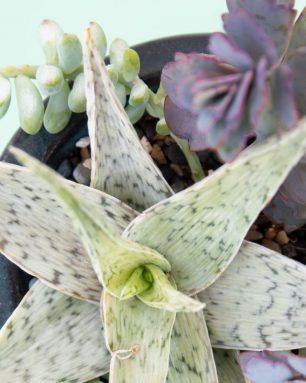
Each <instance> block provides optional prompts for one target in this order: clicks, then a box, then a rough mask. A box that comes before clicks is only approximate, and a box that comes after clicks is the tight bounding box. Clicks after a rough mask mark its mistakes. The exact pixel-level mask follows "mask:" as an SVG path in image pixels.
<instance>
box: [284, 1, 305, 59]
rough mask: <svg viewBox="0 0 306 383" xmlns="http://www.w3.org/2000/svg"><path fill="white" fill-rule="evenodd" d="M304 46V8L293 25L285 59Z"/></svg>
mask: <svg viewBox="0 0 306 383" xmlns="http://www.w3.org/2000/svg"><path fill="white" fill-rule="evenodd" d="M305 46H306V7H305V8H304V9H303V10H302V12H301V13H300V15H299V17H298V19H297V20H296V22H295V24H294V28H293V31H292V36H291V40H290V44H289V47H288V50H287V57H290V56H291V55H292V54H294V52H295V51H296V50H297V49H298V48H301V47H305Z"/></svg>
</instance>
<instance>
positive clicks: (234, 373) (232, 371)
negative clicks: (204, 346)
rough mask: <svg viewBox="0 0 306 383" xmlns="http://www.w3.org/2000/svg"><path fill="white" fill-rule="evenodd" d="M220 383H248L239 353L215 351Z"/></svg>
mask: <svg viewBox="0 0 306 383" xmlns="http://www.w3.org/2000/svg"><path fill="white" fill-rule="evenodd" d="M214 358H215V362H216V366H217V372H218V378H219V383H246V381H245V378H244V376H243V373H242V371H241V367H240V364H239V352H238V351H235V350H222V349H217V348H215V349H214Z"/></svg>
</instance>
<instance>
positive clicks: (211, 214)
mask: <svg viewBox="0 0 306 383" xmlns="http://www.w3.org/2000/svg"><path fill="white" fill-rule="evenodd" d="M305 132H306V124H305V120H303V121H302V122H301V123H300V127H299V128H298V129H296V130H295V131H293V132H291V133H287V134H285V135H283V137H282V138H281V139H279V138H275V137H274V138H272V139H270V140H269V141H267V142H266V143H264V144H261V145H254V146H253V147H250V148H249V149H248V150H246V151H245V152H243V153H242V154H241V155H240V156H239V157H238V158H237V159H236V160H235V161H234V162H232V163H231V164H226V165H223V166H222V167H221V168H220V169H218V170H217V171H216V172H215V173H213V174H212V175H211V176H210V177H208V178H206V179H204V180H203V181H200V182H198V183H197V184H195V185H193V186H191V187H190V188H188V189H186V190H184V191H183V192H181V193H179V194H176V195H175V196H173V197H171V198H169V199H168V200H165V201H162V202H161V203H159V204H157V205H155V206H153V207H152V208H151V209H148V210H147V211H145V212H144V213H142V214H141V215H139V216H138V217H137V218H136V219H135V220H134V221H133V222H132V223H131V224H130V226H129V227H128V228H127V229H126V231H125V233H124V235H125V236H126V237H128V238H129V239H131V240H134V241H137V242H139V243H143V244H146V245H147V246H149V247H150V248H153V249H156V250H157V251H158V252H160V253H161V254H163V255H164V256H165V257H166V258H167V259H168V260H169V262H170V264H171V267H172V269H171V274H172V276H173V278H174V280H175V282H176V284H177V286H178V289H179V290H180V291H182V292H185V293H188V294H191V295H193V294H195V293H196V292H197V291H201V290H202V289H204V288H205V287H207V286H209V285H210V284H211V283H213V282H214V281H215V280H216V279H217V278H218V277H219V275H220V274H221V273H222V272H223V271H224V270H225V269H226V268H227V267H228V265H229V264H230V263H231V261H232V260H233V258H234V256H235V255H236V254H237V252H238V250H239V247H240V245H241V243H242V241H243V238H244V236H245V235H246V233H247V231H248V229H249V227H250V226H251V224H252V222H253V221H254V220H255V218H256V217H257V215H258V214H259V212H260V211H261V210H262V208H263V207H264V206H265V204H266V203H267V202H268V201H269V200H270V199H271V197H272V196H273V194H274V193H275V192H276V190H277V189H278V187H279V186H280V184H281V183H282V182H283V181H284V179H285V177H286V176H287V174H288V172H289V171H290V170H291V168H292V167H293V166H294V165H295V164H296V163H297V161H298V160H299V159H300V157H301V156H302V155H303V153H304V151H305V140H306V139H305Z"/></svg>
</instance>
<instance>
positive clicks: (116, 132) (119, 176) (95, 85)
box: [84, 29, 172, 210]
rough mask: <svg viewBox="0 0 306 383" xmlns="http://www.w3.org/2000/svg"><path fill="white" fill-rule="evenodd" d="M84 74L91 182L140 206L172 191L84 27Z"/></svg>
mask: <svg viewBox="0 0 306 383" xmlns="http://www.w3.org/2000/svg"><path fill="white" fill-rule="evenodd" d="M84 74H85V84H86V97H87V114H88V126H89V133H90V137H91V155H92V174H91V186H92V187H94V188H97V189H100V190H104V191H105V192H107V193H109V194H111V195H114V196H116V197H117V198H119V199H120V200H122V201H125V202H126V203H128V204H129V205H130V206H133V207H135V208H136V209H139V210H143V209H144V208H146V207H149V206H152V205H153V204H154V203H156V202H159V201H160V200H162V199H164V198H166V197H168V196H170V195H171V193H172V192H171V189H170V187H169V185H168V184H167V182H166V181H165V180H164V178H163V176H162V174H161V172H160V171H159V169H158V168H157V167H156V166H155V164H154V163H153V161H152V159H151V157H150V156H149V154H148V153H147V152H146V151H145V150H144V148H143V147H142V145H141V143H140V141H139V139H138V137H137V135H136V132H135V130H134V128H133V126H132V124H131V122H130V121H129V118H128V116H127V114H126V113H125V111H124V109H123V107H122V105H121V104H120V102H119V101H118V99H117V97H116V95H115V90H114V86H113V84H112V82H111V81H110V79H109V77H108V75H107V71H106V68H105V64H104V62H103V60H102V58H101V56H100V54H99V52H98V50H97V48H96V47H95V45H94V41H93V38H92V32H91V30H90V29H87V30H86V31H85V43H84Z"/></svg>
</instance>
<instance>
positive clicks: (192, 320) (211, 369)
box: [167, 312, 238, 383]
mask: <svg viewBox="0 0 306 383" xmlns="http://www.w3.org/2000/svg"><path fill="white" fill-rule="evenodd" d="M180 382H182V383H206V382H209V383H218V378H217V372H216V366H215V362H214V357H213V353H212V348H211V345H210V341H209V336H208V332H207V328H206V324H205V319H204V316H203V313H202V312H198V313H188V314H186V313H178V314H177V315H176V318H175V322H174V326H173V331H172V335H171V348H170V364H169V372H168V376H167V383H180ZM237 383H238V382H237Z"/></svg>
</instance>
